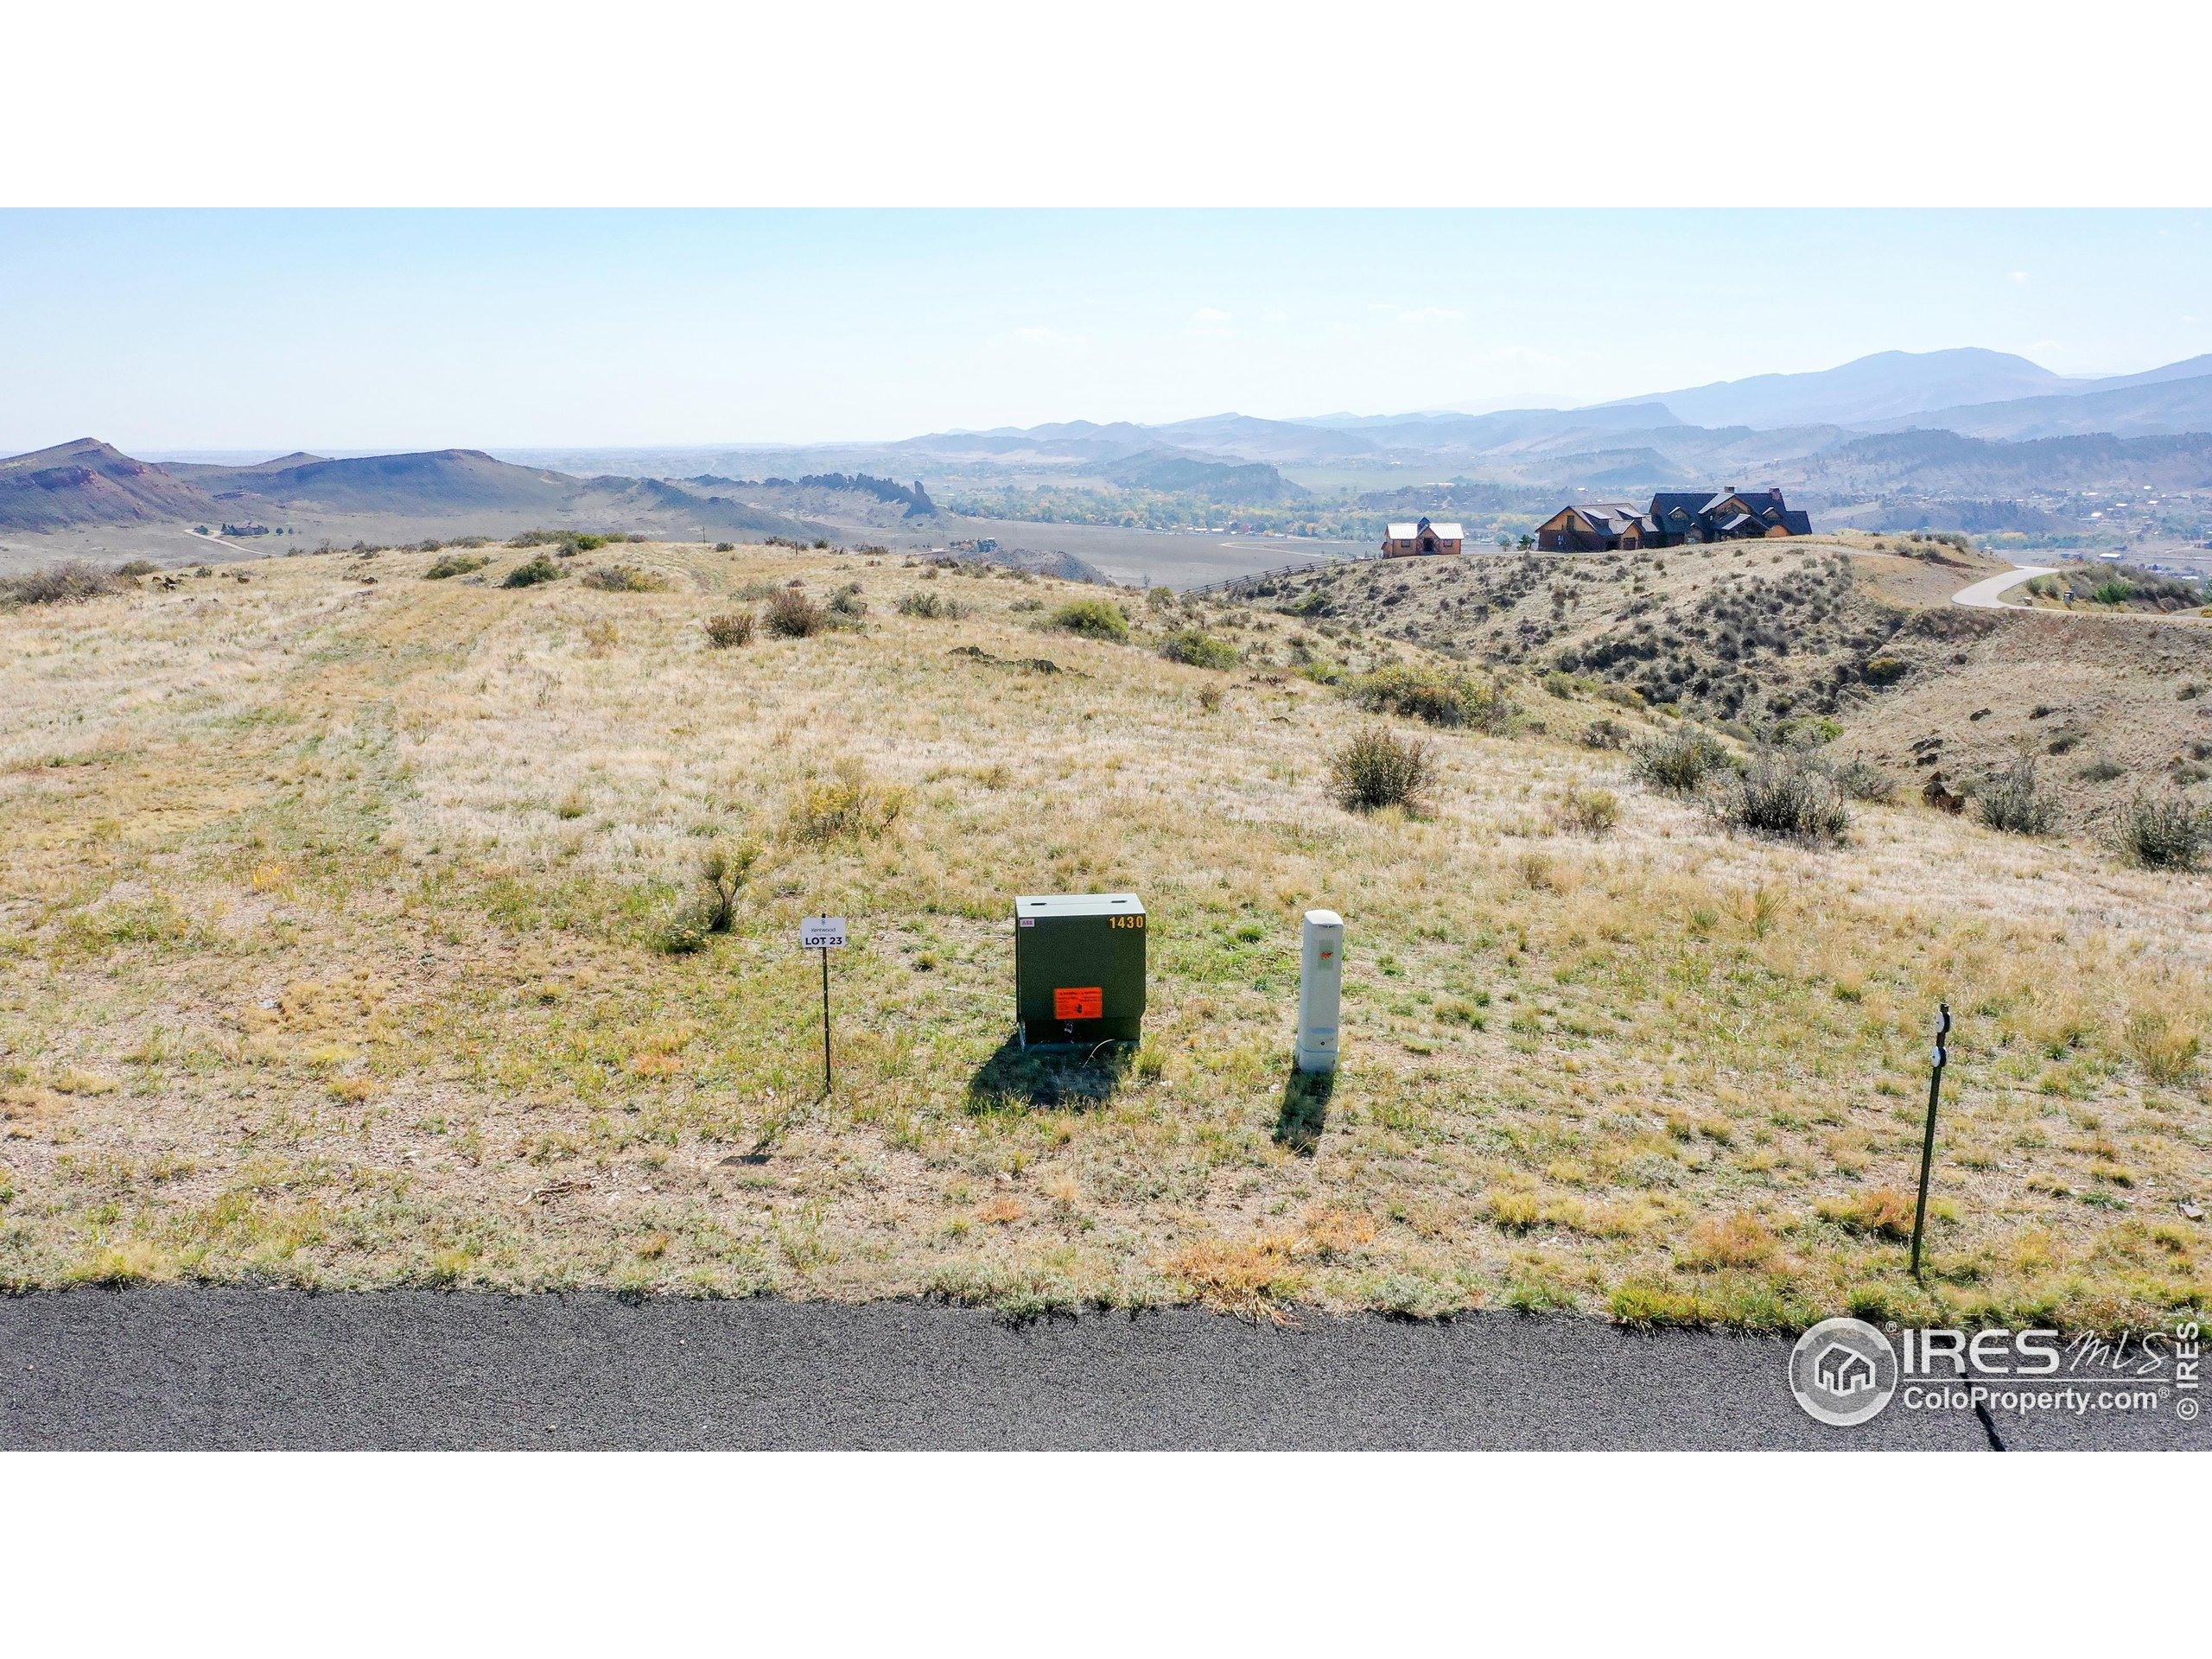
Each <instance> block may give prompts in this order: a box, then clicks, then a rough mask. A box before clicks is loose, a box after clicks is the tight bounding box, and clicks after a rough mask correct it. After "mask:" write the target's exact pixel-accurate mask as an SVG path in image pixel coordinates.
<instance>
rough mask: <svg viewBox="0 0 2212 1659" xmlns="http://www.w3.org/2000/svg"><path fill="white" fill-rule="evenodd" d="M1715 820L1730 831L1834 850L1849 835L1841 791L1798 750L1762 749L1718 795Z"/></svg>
mask: <svg viewBox="0 0 2212 1659" xmlns="http://www.w3.org/2000/svg"><path fill="white" fill-rule="evenodd" d="M1713 815H1714V816H1715V817H1718V818H1719V820H1720V822H1721V823H1724V824H1726V826H1727V827H1728V828H1729V829H1740V830H1742V831H1744V832H1745V834H1747V835H1754V836H1768V837H1770V838H1771V839H1773V840H1776V841H1794V842H1799V843H1801V844H1802V845H1805V846H1808V847H1818V846H1833V845H1834V844H1835V843H1836V842H1840V841H1841V840H1842V839H1843V838H1844V836H1846V835H1847V834H1848V833H1849V832H1850V829H1851V809H1850V807H1849V806H1848V805H1847V804H1846V802H1845V799H1844V793H1843V786H1842V785H1840V784H1838V783H1837V782H1836V780H1835V778H1834V774H1833V773H1831V772H1829V771H1828V769H1827V767H1826V766H1822V765H1821V762H1820V760H1818V759H1817V758H1816V757H1815V756H1814V755H1811V754H1809V753H1806V752H1805V751H1803V750H1802V749H1763V750H1761V751H1760V752H1759V753H1758V754H1756V755H1754V756H1753V757H1752V758H1751V764H1750V765H1749V766H1746V767H1745V768H1744V770H1743V771H1742V772H1740V773H1738V774H1736V775H1734V776H1732V777H1731V778H1730V779H1729V780H1728V782H1727V783H1726V785H1725V786H1724V787H1723V788H1722V789H1721V791H1720V792H1719V796H1718V797H1717V798H1715V799H1714V800H1713Z"/></svg>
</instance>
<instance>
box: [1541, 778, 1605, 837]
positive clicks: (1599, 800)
mask: <svg viewBox="0 0 2212 1659" xmlns="http://www.w3.org/2000/svg"><path fill="white" fill-rule="evenodd" d="M1554 815H1555V817H1556V818H1557V821H1558V823H1559V825H1560V828H1561V829H1573V830H1575V831H1577V832H1579V833H1580V834H1582V835H1586V836H1602V835H1604V834H1605V833H1606V832H1607V831H1608V830H1610V829H1611V828H1612V827H1613V826H1614V825H1615V824H1617V823H1619V822H1620V818H1621V803H1620V797H1618V795H1616V794H1614V793H1613V792H1612V791H1611V790H1609V789H1570V790H1568V791H1567V792H1566V793H1565V794H1564V795H1562V796H1560V798H1559V801H1558V804H1557V805H1556V806H1555V808H1554Z"/></svg>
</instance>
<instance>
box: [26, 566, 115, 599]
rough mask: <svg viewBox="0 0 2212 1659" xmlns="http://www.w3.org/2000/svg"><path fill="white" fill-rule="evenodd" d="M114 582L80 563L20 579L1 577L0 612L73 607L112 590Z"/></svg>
mask: <svg viewBox="0 0 2212 1659" xmlns="http://www.w3.org/2000/svg"><path fill="white" fill-rule="evenodd" d="M114 587H115V578H114V577H112V576H111V575H109V574H108V573H107V572H106V571H105V570H102V569H99V567H98V566H96V565H92V564H87V563H86V562H85V561H84V560H82V559H64V560H62V561H61V562H60V563H59V564H49V565H45V566H42V567H41V568H40V569H36V570H27V571H25V572H24V573H23V574H22V575H20V576H0V609H14V608H16V607H21V606H26V605H74V604H76V603H78V602H79V601H83V600H87V599H93V598H97V597H98V596H99V594H105V593H108V592H111V591H112V590H113V588H114Z"/></svg>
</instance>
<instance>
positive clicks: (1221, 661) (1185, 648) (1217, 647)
mask: <svg viewBox="0 0 2212 1659" xmlns="http://www.w3.org/2000/svg"><path fill="white" fill-rule="evenodd" d="M1159 591H1160V590H1159V589H1158V588H1155V589H1154V592H1155V593H1157V592H1159ZM1160 655H1161V656H1162V657H1165V658H1166V659H1167V660H1168V661H1169V662H1171V663H1187V664H1190V665H1191V666H1192V668H1234V667H1236V646H1234V645H1230V643H1229V641H1228V640H1226V639H1216V638H1215V637H1214V636H1213V635H1212V634H1210V633H1208V632H1205V630H1204V629H1202V628H1182V629H1179V630H1178V631H1177V632H1173V633H1171V634H1169V635H1168V636H1167V637H1166V639H1162V640H1161V641H1160Z"/></svg>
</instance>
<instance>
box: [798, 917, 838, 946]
mask: <svg viewBox="0 0 2212 1659" xmlns="http://www.w3.org/2000/svg"><path fill="white" fill-rule="evenodd" d="M844 942H845V918H843V917H842V916H810V917H808V918H806V919H805V920H804V921H803V922H801V923H800V924H799V925H798V945H799V949H800V950H835V949H836V948H837V947H838V946H839V945H842V944H844Z"/></svg>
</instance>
